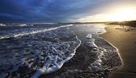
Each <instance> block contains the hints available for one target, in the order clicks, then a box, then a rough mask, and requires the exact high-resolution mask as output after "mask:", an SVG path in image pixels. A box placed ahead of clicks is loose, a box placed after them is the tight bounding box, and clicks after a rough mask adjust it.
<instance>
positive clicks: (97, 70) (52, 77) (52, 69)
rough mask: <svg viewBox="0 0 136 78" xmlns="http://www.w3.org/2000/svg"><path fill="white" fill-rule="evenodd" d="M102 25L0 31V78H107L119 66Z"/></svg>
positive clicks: (32, 27) (71, 25)
mask: <svg viewBox="0 0 136 78" xmlns="http://www.w3.org/2000/svg"><path fill="white" fill-rule="evenodd" d="M105 27H106V25H105V24H39V25H38V24H37V25H35V26H29V25H28V26H14V25H13V26H4V27H0V78H66V77H67V78H76V77H81V78H82V77H104V78H106V77H108V75H109V74H110V73H111V71H112V70H116V69H117V68H120V67H121V66H122V61H121V59H120V56H119V54H118V49H117V48H116V47H114V46H113V45H112V44H110V43H108V42H107V41H105V40H104V39H102V38H101V37H99V35H100V34H103V33H105V32H106V30H105V29H104V28H105Z"/></svg>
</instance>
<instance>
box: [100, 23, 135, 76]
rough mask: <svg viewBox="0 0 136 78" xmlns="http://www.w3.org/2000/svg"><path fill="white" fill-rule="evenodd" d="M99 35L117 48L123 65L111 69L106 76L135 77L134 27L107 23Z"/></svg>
mask: <svg viewBox="0 0 136 78" xmlns="http://www.w3.org/2000/svg"><path fill="white" fill-rule="evenodd" d="M105 29H106V31H107V32H106V33H104V34H101V35H100V37H102V38H103V39H105V40H106V41H108V42H109V43H111V44H112V45H114V46H115V47H116V48H118V50H119V54H120V57H121V58H122V61H123V65H122V67H121V68H119V69H117V70H115V71H112V72H111V74H110V75H109V77H108V78H136V61H135V59H136V28H132V27H128V26H126V27H125V26H124V27H122V26H119V25H108V26H107V27H106V28H105Z"/></svg>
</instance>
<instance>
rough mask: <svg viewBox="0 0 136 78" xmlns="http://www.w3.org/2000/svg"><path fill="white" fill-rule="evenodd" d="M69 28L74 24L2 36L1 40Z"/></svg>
mask: <svg viewBox="0 0 136 78" xmlns="http://www.w3.org/2000/svg"><path fill="white" fill-rule="evenodd" d="M69 26H73V24H69V25H64V26H59V27H55V28H49V29H40V30H35V31H29V32H22V33H18V34H13V35H9V36H8V35H5V36H0V39H5V38H10V37H19V36H24V35H29V34H36V33H41V32H47V31H51V30H56V29H58V28H64V27H69Z"/></svg>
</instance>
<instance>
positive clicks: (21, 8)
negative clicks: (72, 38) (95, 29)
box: [0, 0, 136, 23]
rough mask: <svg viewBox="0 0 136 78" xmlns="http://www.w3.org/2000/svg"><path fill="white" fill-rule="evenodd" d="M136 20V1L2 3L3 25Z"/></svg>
mask: <svg viewBox="0 0 136 78" xmlns="http://www.w3.org/2000/svg"><path fill="white" fill-rule="evenodd" d="M122 20H136V0H0V23H57V22H105V21H122Z"/></svg>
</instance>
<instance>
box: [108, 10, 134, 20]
mask: <svg viewBox="0 0 136 78" xmlns="http://www.w3.org/2000/svg"><path fill="white" fill-rule="evenodd" d="M109 18H110V21H124V20H133V19H134V16H133V13H132V12H131V11H120V12H116V13H114V14H111V15H110V17H109Z"/></svg>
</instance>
